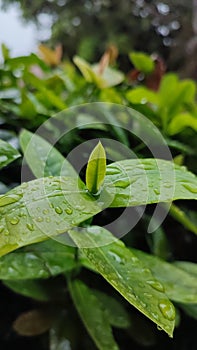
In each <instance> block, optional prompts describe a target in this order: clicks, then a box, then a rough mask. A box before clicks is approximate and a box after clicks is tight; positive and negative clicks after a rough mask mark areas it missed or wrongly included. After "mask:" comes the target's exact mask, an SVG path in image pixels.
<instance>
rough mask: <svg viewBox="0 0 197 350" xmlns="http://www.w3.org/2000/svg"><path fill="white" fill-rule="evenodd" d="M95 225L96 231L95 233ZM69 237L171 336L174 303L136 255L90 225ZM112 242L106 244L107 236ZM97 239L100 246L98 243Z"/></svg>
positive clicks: (131, 300)
mask: <svg viewBox="0 0 197 350" xmlns="http://www.w3.org/2000/svg"><path fill="white" fill-rule="evenodd" d="M94 228H95V232H94ZM69 235H70V237H71V238H72V239H73V240H74V242H75V243H76V245H77V246H78V247H79V248H80V247H84V246H92V247H95V248H81V250H82V251H83V253H84V254H85V255H86V256H87V258H88V259H89V260H90V262H91V263H92V265H93V266H94V267H95V269H96V270H97V271H98V272H99V273H100V274H101V275H102V276H103V277H104V278H105V279H106V280H107V281H108V282H109V283H110V284H111V285H112V286H113V287H114V288H115V289H116V290H117V291H118V292H119V293H120V294H121V295H122V296H123V297H124V298H125V299H126V300H127V301H128V302H129V303H130V304H131V305H133V306H134V307H136V308H137V309H138V310H139V311H140V312H142V313H143V314H144V315H145V316H147V317H148V318H149V319H151V320H152V321H153V322H155V323H156V324H157V325H158V326H159V327H161V328H162V329H163V330H164V331H166V332H167V333H168V334H169V336H172V333H173V329H174V324H175V310H174V306H173V304H171V302H170V301H169V300H168V298H167V296H166V294H165V293H164V288H163V286H162V284H161V283H160V282H158V281H157V280H156V279H155V278H154V277H153V275H152V273H151V271H150V270H149V269H147V267H146V264H144V262H143V263H142V262H141V261H140V259H138V258H137V257H136V255H135V254H133V253H132V252H131V250H129V249H128V248H126V247H125V245H124V244H123V243H122V242H121V241H118V240H116V239H115V238H114V237H113V236H112V235H111V233H110V232H109V231H107V230H105V229H103V228H99V227H92V228H91V231H88V230H87V231H86V232H83V235H82V234H81V232H80V231H79V232H78V231H77V230H70V231H69ZM107 237H109V238H108V240H110V239H111V242H113V243H111V244H109V245H102V240H103V244H105V242H106V239H107ZM98 240H99V242H100V247H99V246H98Z"/></svg>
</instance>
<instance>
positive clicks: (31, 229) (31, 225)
mask: <svg viewBox="0 0 197 350" xmlns="http://www.w3.org/2000/svg"><path fill="white" fill-rule="evenodd" d="M26 226H27V228H28V230H29V231H34V225H33V224H27V225H26Z"/></svg>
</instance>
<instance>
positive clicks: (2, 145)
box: [0, 140, 21, 168]
mask: <svg viewBox="0 0 197 350" xmlns="http://www.w3.org/2000/svg"><path fill="white" fill-rule="evenodd" d="M20 156H21V155H20V153H19V152H18V151H17V150H16V149H15V148H14V147H12V146H11V145H10V144H9V143H8V142H5V141H3V140H0V168H3V167H4V166H6V165H8V164H9V163H11V162H13V161H14V160H15V159H17V158H19V157H20Z"/></svg>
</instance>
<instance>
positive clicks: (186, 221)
mask: <svg viewBox="0 0 197 350" xmlns="http://www.w3.org/2000/svg"><path fill="white" fill-rule="evenodd" d="M170 215H171V216H172V217H173V218H174V219H176V220H177V221H178V222H180V223H181V224H182V225H183V226H184V227H185V228H186V229H187V230H189V231H191V232H193V233H195V234H196V235H197V225H196V224H195V223H194V222H192V219H191V218H190V217H189V216H187V215H186V213H185V212H184V211H183V210H181V209H180V208H178V207H177V206H176V205H174V204H172V205H171V207H170Z"/></svg>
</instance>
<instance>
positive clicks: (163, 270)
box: [131, 249, 197, 304]
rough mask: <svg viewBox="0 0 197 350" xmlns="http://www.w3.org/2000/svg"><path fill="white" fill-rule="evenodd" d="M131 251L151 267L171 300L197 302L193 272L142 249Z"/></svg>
mask: <svg viewBox="0 0 197 350" xmlns="http://www.w3.org/2000/svg"><path fill="white" fill-rule="evenodd" d="M131 251H132V252H133V253H134V254H135V255H136V256H137V257H138V258H139V259H140V260H141V261H143V262H144V263H145V264H146V265H147V266H148V267H149V268H150V270H151V271H152V273H153V275H154V276H155V277H156V278H157V279H158V280H159V281H160V282H161V283H162V284H163V286H164V288H165V293H166V294H167V296H168V297H169V298H170V299H171V300H173V301H176V302H180V303H188V304H190V303H191V304H192V303H197V293H196V286H197V284H196V278H195V277H194V276H193V275H192V274H189V273H187V272H186V271H183V270H182V269H181V268H178V267H176V266H174V264H170V263H167V262H165V261H163V260H161V259H159V258H158V257H155V256H152V255H150V254H146V253H144V252H142V251H140V250H136V249H131Z"/></svg>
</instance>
